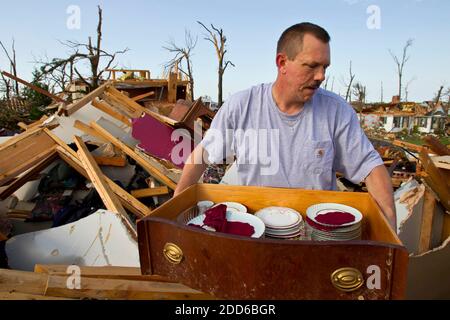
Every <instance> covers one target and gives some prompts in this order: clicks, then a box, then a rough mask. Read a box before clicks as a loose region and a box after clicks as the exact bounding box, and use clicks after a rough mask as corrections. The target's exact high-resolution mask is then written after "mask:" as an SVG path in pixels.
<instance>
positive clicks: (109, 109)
mask: <svg viewBox="0 0 450 320" xmlns="http://www.w3.org/2000/svg"><path fill="white" fill-rule="evenodd" d="M92 105H93V106H94V107H95V108H97V109H99V110H101V111H103V112H105V113H107V114H109V115H110V116H111V117H113V118H115V119H117V120H119V121H120V122H122V123H123V124H125V125H127V126H129V127H130V126H131V121H130V119H129V118H128V117H126V116H124V115H122V114H120V113H119V112H117V111H115V110H114V108H113V107H111V106H110V105H109V104H108V103H106V102H104V101H100V100H99V99H98V98H95V99H94V100H92Z"/></svg>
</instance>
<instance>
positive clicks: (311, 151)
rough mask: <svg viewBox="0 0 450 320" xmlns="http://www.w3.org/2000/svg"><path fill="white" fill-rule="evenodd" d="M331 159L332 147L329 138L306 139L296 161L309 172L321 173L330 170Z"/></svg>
mask: <svg viewBox="0 0 450 320" xmlns="http://www.w3.org/2000/svg"><path fill="white" fill-rule="evenodd" d="M333 159H334V148H333V143H332V141H331V140H321V141H317V140H306V141H304V144H303V148H302V150H301V152H300V155H299V158H298V159H297V161H298V164H299V165H300V166H301V167H303V168H304V169H305V170H307V171H308V172H309V173H312V174H322V173H325V172H329V171H331V170H332V168H333Z"/></svg>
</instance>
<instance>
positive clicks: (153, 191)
mask: <svg viewBox="0 0 450 320" xmlns="http://www.w3.org/2000/svg"><path fill="white" fill-rule="evenodd" d="M168 193H169V189H168V188H167V187H166V186H163V187H154V188H146V189H137V190H131V195H132V196H133V197H135V198H137V199H139V198H146V197H153V196H160V195H163V194H168Z"/></svg>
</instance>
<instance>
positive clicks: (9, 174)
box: [0, 146, 56, 186]
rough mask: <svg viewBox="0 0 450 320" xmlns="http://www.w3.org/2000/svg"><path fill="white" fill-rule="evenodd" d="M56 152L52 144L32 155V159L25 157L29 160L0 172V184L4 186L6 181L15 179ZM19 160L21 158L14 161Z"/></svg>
mask: <svg viewBox="0 0 450 320" xmlns="http://www.w3.org/2000/svg"><path fill="white" fill-rule="evenodd" d="M55 152H56V150H55V146H51V147H50V148H49V149H47V150H45V151H43V152H41V153H39V154H37V155H32V156H31V159H29V158H25V159H28V160H26V161H25V162H21V163H19V164H17V166H16V167H15V168H12V169H10V170H8V171H6V172H2V173H1V174H0V186H3V185H4V184H5V183H7V182H9V181H11V180H12V179H14V178H15V177H16V175H18V174H20V173H22V172H24V171H26V170H28V169H30V168H31V167H33V166H34V165H36V164H38V163H40V162H42V161H43V160H45V159H47V158H48V157H51V156H52V155H53V154H54V153H55ZM2 160H3V159H2ZM18 160H19V159H14V161H15V162H14V163H17V162H18ZM20 160H22V159H20ZM16 181H17V180H15V181H14V182H16Z"/></svg>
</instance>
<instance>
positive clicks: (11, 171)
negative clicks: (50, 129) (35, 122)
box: [0, 128, 55, 186]
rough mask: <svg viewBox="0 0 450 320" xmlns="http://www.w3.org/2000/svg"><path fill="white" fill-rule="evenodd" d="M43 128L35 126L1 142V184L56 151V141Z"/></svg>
mask: <svg viewBox="0 0 450 320" xmlns="http://www.w3.org/2000/svg"><path fill="white" fill-rule="evenodd" d="M43 130H44V129H42V128H33V129H30V130H27V131H25V132H22V133H21V134H19V135H17V136H15V137H12V138H10V139H9V140H7V141H6V142H4V143H2V144H0V159H1V160H2V161H0V186H2V185H5V184H6V183H8V182H9V181H11V180H13V179H14V178H15V177H16V175H17V174H20V173H22V172H24V171H26V170H28V169H30V168H31V167H33V166H34V165H36V164H37V163H39V162H41V161H42V160H43V159H45V158H47V157H48V156H49V155H50V154H52V153H53V152H54V146H55V142H54V141H53V140H52V139H51V138H50V137H48V136H47V135H46V134H45V133H44V131H43Z"/></svg>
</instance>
